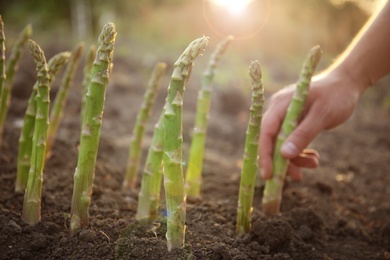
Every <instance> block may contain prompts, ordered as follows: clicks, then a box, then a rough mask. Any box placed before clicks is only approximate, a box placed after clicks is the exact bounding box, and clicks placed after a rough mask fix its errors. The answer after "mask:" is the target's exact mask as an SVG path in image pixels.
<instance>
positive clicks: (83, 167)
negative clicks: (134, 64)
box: [70, 23, 116, 234]
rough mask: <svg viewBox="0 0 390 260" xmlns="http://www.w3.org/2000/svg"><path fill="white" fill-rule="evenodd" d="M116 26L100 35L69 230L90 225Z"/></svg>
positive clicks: (109, 26)
mask: <svg viewBox="0 0 390 260" xmlns="http://www.w3.org/2000/svg"><path fill="white" fill-rule="evenodd" d="M115 37H116V29H115V25H114V24H113V23H107V24H106V25H105V26H104V27H103V30H102V32H101V34H100V36H99V47H98V49H97V52H96V58H95V61H94V64H93V72H92V79H91V83H90V85H89V88H88V92H87V101H86V103H85V111H84V118H83V126H82V131H81V135H80V147H79V157H78V161H77V168H76V171H75V174H74V188H73V197H72V209H71V219H70V232H71V233H72V234H74V233H75V232H77V231H78V230H79V229H80V228H81V227H84V226H86V225H88V210H89V204H90V200H91V195H92V187H93V180H94V177H95V164H96V156H97V151H98V147H99V138H100V129H101V125H102V119H103V109H104V99H105V94H106V87H107V84H108V79H109V66H110V63H111V62H112V56H113V50H114V43H115Z"/></svg>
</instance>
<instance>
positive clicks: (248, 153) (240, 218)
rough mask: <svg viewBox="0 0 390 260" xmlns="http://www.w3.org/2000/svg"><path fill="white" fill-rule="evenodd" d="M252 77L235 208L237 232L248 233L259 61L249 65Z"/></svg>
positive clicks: (260, 88)
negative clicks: (250, 97)
mask: <svg viewBox="0 0 390 260" xmlns="http://www.w3.org/2000/svg"><path fill="white" fill-rule="evenodd" d="M249 75H250V76H251V78H252V105H251V108H250V117H249V124H248V128H247V131H246V140H245V152H244V163H243V167H242V172H241V181H240V191H239V197H238V208H237V225H236V231H237V234H243V233H249V231H250V229H251V218H252V204H253V196H254V192H255V185H256V175H257V171H258V164H257V160H258V146H259V136H260V131H261V129H260V125H261V120H262V110H263V104H264V88H263V81H262V73H261V67H260V62H259V61H253V62H252V63H251V65H250V67H249Z"/></svg>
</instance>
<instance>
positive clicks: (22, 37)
mask: <svg viewBox="0 0 390 260" xmlns="http://www.w3.org/2000/svg"><path fill="white" fill-rule="evenodd" d="M31 33H32V29H31V25H30V24H29V25H27V26H26V27H24V29H23V31H22V32H21V33H20V34H19V37H18V39H17V40H16V42H15V45H14V46H13V48H12V50H11V55H10V57H9V59H8V62H7V66H6V71H5V75H6V79H5V82H4V87H3V89H2V91H1V95H0V96H1V100H0V146H1V143H2V137H3V130H4V123H5V119H6V117H7V112H8V108H9V105H10V104H11V95H10V94H11V88H12V83H13V79H14V75H15V72H16V71H17V70H18V64H19V61H20V59H21V57H22V55H23V51H24V47H25V46H26V44H27V41H28V39H30V36H31Z"/></svg>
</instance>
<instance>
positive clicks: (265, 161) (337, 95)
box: [259, 70, 364, 180]
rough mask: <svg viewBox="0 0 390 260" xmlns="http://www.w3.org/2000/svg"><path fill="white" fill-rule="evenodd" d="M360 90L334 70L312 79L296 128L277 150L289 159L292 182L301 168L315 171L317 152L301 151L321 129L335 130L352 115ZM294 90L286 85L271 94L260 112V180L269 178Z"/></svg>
mask: <svg viewBox="0 0 390 260" xmlns="http://www.w3.org/2000/svg"><path fill="white" fill-rule="evenodd" d="M363 89H364V87H363V86H362V84H361V83H359V82H355V81H354V80H353V79H352V78H351V77H349V76H348V75H347V74H345V73H341V72H338V71H336V70H334V71H330V72H327V73H323V74H322V75H319V76H317V77H314V78H313V80H312V83H311V86H310V88H309V93H308V97H307V100H306V103H305V107H304V110H303V113H302V117H301V119H300V121H299V124H298V126H297V128H296V129H295V130H294V131H293V132H292V133H291V135H290V136H289V137H288V138H287V139H286V141H285V142H284V144H283V145H282V148H281V153H282V155H283V156H284V157H285V158H287V159H289V160H290V164H289V167H288V170H287V174H288V175H290V176H291V177H292V178H293V179H294V180H300V179H302V171H301V168H302V167H306V168H316V167H317V166H318V165H319V158H320V156H319V153H318V152H317V151H315V150H313V149H305V148H306V147H307V146H308V145H309V144H310V143H311V141H313V139H314V138H315V137H316V136H317V135H318V134H319V133H320V132H321V131H322V130H325V129H330V128H333V127H336V126H338V125H340V124H341V123H343V122H344V121H346V120H347V119H348V118H349V117H350V115H351V114H352V112H353V110H354V108H355V106H356V104H357V101H358V99H359V97H360V95H361V94H362V92H363ZM294 90H295V85H290V86H288V87H286V88H284V89H282V90H280V91H279V92H277V93H275V94H274V95H273V96H272V97H271V99H270V103H269V106H268V109H267V110H266V112H265V113H264V116H263V120H262V125H261V134H260V146H259V150H260V151H259V155H260V165H261V167H262V177H263V178H264V179H269V178H271V177H272V168H273V167H272V155H273V149H274V145H275V140H276V137H277V135H278V133H279V129H280V126H281V124H282V122H283V119H284V116H285V114H286V111H287V108H288V105H289V103H290V100H291V98H292V95H293V93H294Z"/></svg>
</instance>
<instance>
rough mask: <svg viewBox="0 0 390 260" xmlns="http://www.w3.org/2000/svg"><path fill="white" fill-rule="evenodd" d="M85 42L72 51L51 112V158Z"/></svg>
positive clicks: (49, 137)
mask: <svg viewBox="0 0 390 260" xmlns="http://www.w3.org/2000/svg"><path fill="white" fill-rule="evenodd" d="M83 47H84V45H83V43H80V44H78V45H77V46H76V48H75V49H74V50H73V51H72V55H71V56H70V59H69V62H68V64H67V66H66V69H65V73H64V76H63V78H62V81H61V85H60V88H59V90H58V92H57V95H56V98H55V99H54V103H53V107H52V111H51V112H50V126H49V130H48V131H49V132H48V134H47V147H46V157H47V158H49V157H50V155H51V151H52V148H53V144H54V141H55V138H56V135H57V131H58V127H59V125H60V123H61V120H62V117H63V111H64V108H65V105H66V101H67V99H68V93H69V89H70V88H71V86H72V82H73V78H74V75H75V73H76V69H77V65H78V63H79V60H80V57H81V54H82V51H83Z"/></svg>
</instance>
